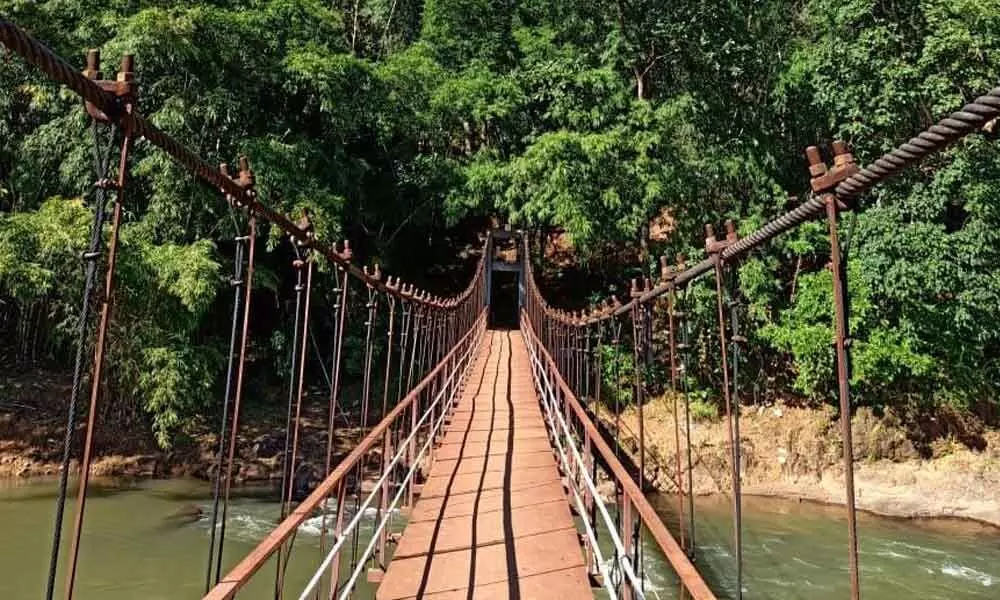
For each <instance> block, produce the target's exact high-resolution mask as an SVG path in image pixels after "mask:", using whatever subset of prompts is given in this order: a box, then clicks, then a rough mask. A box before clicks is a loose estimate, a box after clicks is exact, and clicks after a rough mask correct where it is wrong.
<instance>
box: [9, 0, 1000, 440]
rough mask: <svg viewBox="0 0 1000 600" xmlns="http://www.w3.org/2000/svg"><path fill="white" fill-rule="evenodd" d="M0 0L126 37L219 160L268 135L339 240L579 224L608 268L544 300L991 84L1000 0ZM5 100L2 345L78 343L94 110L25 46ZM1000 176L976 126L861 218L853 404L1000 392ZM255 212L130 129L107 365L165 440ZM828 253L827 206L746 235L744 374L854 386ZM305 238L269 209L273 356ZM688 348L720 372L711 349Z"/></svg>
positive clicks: (601, 292)
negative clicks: (245, 220)
mask: <svg viewBox="0 0 1000 600" xmlns="http://www.w3.org/2000/svg"><path fill="white" fill-rule="evenodd" d="M0 14H2V15H3V16H4V17H5V18H8V19H11V20H12V21H14V22H15V23H17V24H18V25H20V26H22V27H24V28H26V29H27V30H28V31H30V32H31V33H32V34H33V35H34V36H36V37H37V38H39V39H41V40H43V41H44V42H45V43H46V44H48V45H49V46H50V47H51V48H53V49H54V50H55V51H56V52H57V53H59V54H60V55H62V56H64V57H67V58H69V59H72V60H74V61H77V63H78V64H79V65H80V67H81V68H82V66H83V56H84V53H85V51H86V50H87V49H88V48H91V47H99V48H101V49H102V51H103V54H104V56H105V62H106V65H105V70H106V71H111V70H113V66H114V65H115V64H116V62H117V57H118V56H119V55H121V54H122V53H126V52H127V53H132V54H134V55H135V57H136V71H137V77H138V81H139V89H140V96H139V106H140V110H141V112H142V113H143V114H146V115H148V116H149V117H150V118H151V120H152V121H153V122H154V123H155V124H156V125H157V126H159V127H161V128H163V129H164V130H165V131H166V132H168V133H169V134H170V135H172V136H174V137H175V138H177V139H179V140H182V141H183V142H184V143H185V144H186V145H187V146H188V147H190V148H191V149H193V150H194V151H196V152H197V153H198V154H200V155H201V156H202V157H204V158H205V159H206V160H208V161H209V162H210V163H223V162H230V163H231V162H233V161H234V160H235V158H236V157H237V156H238V155H241V154H245V155H247V156H249V157H250V160H251V161H252V165H253V168H254V170H255V172H256V173H257V181H258V186H259V190H260V193H261V195H262V197H264V198H266V199H267V201H268V202H269V203H270V204H272V205H273V206H274V207H276V208H278V209H279V210H281V211H283V212H286V213H288V214H298V213H299V212H300V211H301V210H302V209H303V208H308V209H309V210H310V211H311V213H312V215H313V217H314V218H313V220H314V221H315V223H316V226H317V229H318V231H319V233H320V234H321V235H322V236H323V237H324V238H326V239H337V238H342V239H343V238H346V239H350V240H351V241H352V243H354V244H355V245H356V247H358V248H359V250H360V252H361V254H362V256H364V257H367V258H369V259H378V260H379V261H380V262H381V263H382V264H383V265H384V266H385V267H386V268H387V270H389V271H391V272H394V273H398V274H402V275H404V276H405V277H409V278H410V279H417V280H418V281H419V280H420V277H421V276H422V274H423V273H425V272H426V271H427V268H428V261H432V262H433V261H441V260H444V259H445V258H446V257H447V256H448V253H449V252H452V254H453V250H454V248H453V247H450V246H448V245H447V243H445V240H453V239H455V238H456V236H457V234H456V231H457V230H459V229H461V228H463V227H464V228H465V229H469V228H470V227H473V228H474V227H475V225H474V224H476V223H479V224H481V223H483V222H484V221H483V220H482V218H483V217H496V218H499V219H500V220H501V221H505V222H510V223H512V224H514V225H515V226H518V227H522V228H525V229H526V230H529V231H532V232H537V233H558V234H559V239H560V243H561V244H563V245H564V246H567V247H569V248H571V249H572V254H573V256H574V259H575V261H576V267H575V268H576V271H577V272H578V273H582V274H583V275H582V279H584V280H585V281H586V284H585V285H580V286H576V287H574V288H569V289H573V290H574V291H573V293H572V294H566V295H565V297H562V298H550V299H551V300H552V302H553V303H554V304H564V305H566V306H568V307H574V308H579V307H583V306H585V305H586V303H587V302H588V301H589V300H591V299H593V298H600V297H604V296H605V295H606V294H608V293H610V292H618V293H621V292H622V291H623V289H624V288H623V287H622V285H623V284H624V282H625V281H626V280H627V279H629V278H630V277H633V276H636V275H641V274H651V273H653V272H654V271H653V269H654V268H655V267H656V257H657V256H658V255H659V254H661V253H666V254H669V255H671V256H673V255H675V254H677V253H685V254H687V255H688V256H689V257H698V256H701V255H702V253H703V247H702V241H703V235H702V233H701V231H702V226H703V225H704V224H705V223H719V222H721V221H722V220H724V219H727V218H728V219H733V220H734V221H736V223H737V224H738V227H739V229H740V231H741V232H749V231H751V230H753V229H754V228H755V227H757V226H759V225H760V224H761V223H762V222H764V221H765V220H767V219H769V218H772V217H774V216H775V215H777V214H779V213H780V212H781V211H783V210H785V209H786V208H787V207H789V206H791V205H794V204H795V203H796V202H797V200H796V199H797V198H798V199H801V198H804V197H806V195H807V194H808V174H807V171H806V165H805V161H804V158H803V150H804V148H805V147H806V146H808V145H812V144H817V145H824V144H828V143H829V142H830V141H832V140H833V139H843V140H845V141H846V142H847V143H848V144H849V146H850V147H851V149H852V151H853V153H854V155H855V158H856V160H857V161H858V162H861V163H865V162H868V161H870V160H873V159H874V158H876V157H877V156H878V155H879V154H880V153H882V152H884V151H886V150H887V149H889V148H891V147H892V146H894V145H895V144H897V143H899V142H901V141H902V140H904V139H906V138H908V137H909V136H911V135H913V134H914V133H915V132H917V131H918V130H920V129H922V128H925V127H927V126H929V125H930V124H932V123H933V122H934V121H935V120H936V119H939V118H941V117H942V116H943V115H945V114H947V113H948V112H950V111H952V110H955V109H957V108H958V107H960V106H961V105H962V104H963V103H965V102H966V101H968V100H970V99H971V98H973V97H974V96H976V95H977V94H980V93H983V92H985V91H986V90H989V89H991V88H992V87H993V86H995V85H997V84H998V82H1000V54H998V52H1000V31H998V28H1000V4H998V3H996V2H994V1H990V0H957V1H956V0H899V1H894V2H883V1H876V0H837V1H833V0H799V1H796V2H788V1H785V0H753V1H750V2H702V1H699V2H690V1H686V0H681V1H679V2H670V3H663V2H649V1H647V0H629V1H625V0H616V1H604V0H598V1H593V2H580V1H577V0H574V1H566V0H546V1H545V2H535V1H525V2H510V1H497V0H424V1H422V2H413V1H411V2H404V1H399V0H353V1H352V2H343V1H341V0H338V1H336V2H331V3H321V2H316V1H315V0H251V1H249V2H239V3H237V2H230V1H227V0H219V1H214V2H207V1H189V2H182V1H159V0H158V1H154V0H139V1H129V2H125V1H122V0H113V1H111V2H105V3H100V4H97V5H95V4H94V3H83V2H79V1H78V0H61V1H59V2H56V1H53V0H46V1H38V2H28V1H22V0H0ZM0 107H2V108H0V342H2V349H0V360H2V361H3V362H4V363H5V364H10V365H11V368H14V367H18V366H24V365H27V364H32V365H34V364H41V365H44V366H47V367H54V368H68V365H70V364H71V363H70V361H71V358H72V354H73V352H72V348H71V347H70V346H71V344H72V340H73V335H72V332H73V331H74V329H75V323H74V320H75V318H76V316H75V315H76V307H77V305H78V301H79V300H78V299H79V295H80V293H81V289H82V282H83V275H82V271H81V269H80V268H79V261H78V256H79V253H80V250H81V249H82V248H83V247H85V245H86V240H87V235H88V234H87V229H88V224H89V221H90V216H89V215H90V211H92V210H93V207H92V205H91V204H92V203H91V202H90V200H91V197H92V186H93V182H94V174H93V170H92V166H91V154H90V153H91V146H92V141H91V139H90V136H91V133H90V128H89V123H88V121H87V118H86V115H85V113H84V111H83V110H82V109H81V106H80V102H79V99H78V98H77V97H75V96H74V95H73V94H71V93H68V92H66V91H65V90H61V89H60V88H59V87H58V86H57V85H55V84H53V83H51V82H49V81H47V80H46V79H45V78H44V77H43V76H42V75H41V74H39V73H38V72H36V71H34V70H33V69H32V68H30V67H28V66H27V65H26V64H25V63H23V62H22V61H21V60H19V59H17V58H16V57H14V56H13V55H9V54H8V55H6V56H5V57H4V59H3V60H2V61H0ZM998 192H1000V155H998V153H997V152H996V148H995V146H994V145H993V142H992V141H991V140H989V139H986V138H985V137H983V136H972V137H970V138H969V139H967V140H964V141H962V142H961V143H959V144H957V145H956V146H954V147H952V148H950V149H949V150H947V151H946V152H944V153H942V154H940V155H938V156H935V157H934V158H932V159H930V160H928V161H925V162H924V163H923V164H922V165H921V166H920V167H919V168H915V169H911V170H909V171H907V172H905V173H904V174H903V175H902V176H900V177H899V178H897V179H895V180H893V181H892V182H891V183H890V184H887V185H885V186H882V187H880V188H879V189H877V190H876V191H875V192H874V193H872V194H871V195H870V196H869V197H866V198H864V199H863V200H862V202H861V204H860V207H859V208H860V209H861V210H859V211H858V212H856V213H853V214H852V215H850V216H848V217H846V218H845V225H844V227H845V229H846V230H847V233H846V235H848V236H849V244H850V253H849V258H848V273H849V289H850V294H851V304H852V307H853V313H852V321H851V326H852V329H853V332H854V335H853V337H854V345H853V355H854V356H853V358H854V371H853V378H854V380H855V384H856V388H857V389H858V391H859V397H858V401H859V402H860V403H866V404H871V405H874V406H877V407H885V406H895V405H907V406H919V407H928V406H930V407H935V406H949V407H953V408H955V409H958V410H962V411H974V412H977V413H979V414H980V415H981V416H985V417H990V418H996V414H997V408H998V399H997V390H996V384H995V382H996V381H997V379H998V378H1000V326H998V325H1000V269H997V267H996V265H997V264H1000V202H998V197H1000V193H998ZM477 219H478V220H477ZM470 224H473V225H470ZM234 235H236V233H235V232H234V229H233V224H232V219H231V215H230V214H229V209H228V208H227V206H226V204H225V203H224V202H222V201H221V200H220V199H219V197H218V194H217V193H216V192H214V191H213V190H210V189H208V188H206V187H205V186H203V185H202V184H200V183H198V182H197V181H196V180H195V179H193V178H192V177H191V176H189V175H188V174H186V173H185V172H184V171H183V169H182V168H181V167H180V166H178V165H177V164H175V163H173V162H171V160H170V159H169V158H168V157H166V156H165V155H164V154H163V153H161V152H159V151H157V150H155V149H153V148H151V147H149V146H148V145H147V144H144V143H142V142H140V143H139V144H138V146H137V148H136V152H135V155H134V159H133V183H132V186H131V189H130V193H129V205H128V206H127V212H126V223H125V226H124V230H123V244H124V248H125V250H124V251H123V252H122V257H123V261H124V262H123V264H122V269H121V273H120V279H121V283H120V289H121V291H120V293H119V295H118V297H117V298H116V302H117V306H118V308H117V312H116V317H115V322H114V335H113V337H112V339H111V348H112V352H111V357H112V361H114V364H115V368H114V369H112V371H113V372H114V373H116V375H115V386H114V387H115V389H116V390H117V391H116V395H117V396H118V397H120V398H122V399H126V400H127V401H128V402H130V403H132V404H134V406H136V407H139V408H140V409H141V411H142V412H143V413H144V414H145V415H146V416H147V417H148V419H149V423H150V425H151V427H152V430H153V431H154V432H155V433H156V435H157V438H158V440H159V441H160V443H161V444H163V445H169V444H170V443H171V440H172V439H173V437H174V436H175V434H176V433H177V432H178V431H179V430H181V429H182V428H183V426H184V424H185V422H186V420H188V419H190V418H191V417H192V415H195V414H198V413H199V412H204V411H205V410H207V409H208V408H209V407H211V406H213V405H215V404H217V403H218V398H219V394H218V388H219V377H220V374H221V372H222V368H221V365H222V364H223V361H224V354H225V351H226V350H225V349H226V341H227V325H228V321H227V318H223V317H221V316H222V315H226V314H227V310H228V307H229V306H230V305H229V301H230V296H229V295H228V293H227V287H226V285H225V275H224V274H225V273H228V272H229V270H230V268H231V262H232V253H233V241H232V240H233V237H234ZM415 248H416V249H421V252H414V249H415ZM828 253H829V242H828V240H827V238H826V235H825V229H824V227H823V225H822V224H813V225H809V226H805V227H803V228H801V229H800V230H798V231H796V232H793V233H791V234H789V235H787V236H786V237H783V238H780V239H779V240H777V241H776V243H774V244H773V245H771V246H769V247H767V248H766V249H764V250H762V251H760V252H757V253H756V254H754V255H753V257H752V258H750V259H749V260H747V261H745V262H744V263H743V264H742V265H741V267H740V269H739V277H738V280H739V291H740V294H739V296H740V298H741V299H742V300H741V301H742V303H743V305H744V307H745V311H746V313H747V316H748V317H749V322H748V323H747V324H746V326H745V329H746V330H747V335H748V337H749V338H750V343H749V344H748V348H749V349H750V357H749V360H750V369H751V371H752V373H753V375H752V378H753V381H755V383H753V384H752V386H753V388H754V390H758V389H760V388H764V389H766V394H767V395H770V396H785V395H792V396H796V397H799V398H803V399H806V400H811V401H816V402H821V401H827V400H830V399H831V398H832V397H833V396H832V392H833V388H832V386H833V369H832V365H833V349H832V347H831V345H830V340H831V339H832V335H833V331H832V325H831V316H832V304H831V302H830V294H831V291H830V289H831V286H830V274H829V272H828V271H826V270H825V268H824V266H825V264H826V261H827V257H828ZM284 258H285V257H283V255H282V251H281V248H280V247H279V245H278V244H277V241H276V240H274V239H272V240H271V252H270V255H269V257H268V258H267V259H266V261H267V265H266V266H265V267H264V268H263V269H262V274H263V275H262V277H261V281H260V283H259V284H258V286H259V287H260V288H261V289H262V290H263V291H265V292H267V293H269V294H271V296H272V297H273V300H272V305H273V306H274V308H273V312H274V315H273V318H271V319H270V320H269V322H268V324H267V327H266V328H264V329H261V328H258V330H257V331H255V344H256V345H257V348H258V352H259V353H260V354H261V355H263V356H267V357H269V358H265V359H263V360H265V362H266V361H268V360H270V361H271V363H273V364H281V362H282V359H281V356H283V354H282V353H283V352H285V351H286V349H287V348H286V346H287V344H284V343H282V339H281V335H280V330H281V329H282V328H283V327H285V328H287V323H285V321H286V320H287V318H288V315H287V312H288V311H287V309H286V308H284V307H285V304H286V303H285V302H284V300H287V298H288V296H289V294H290V291H289V290H290V285H291V284H290V283H289V280H290V278H291V277H292V275H291V271H290V269H289V268H288V266H287V263H288V261H287V260H284ZM452 260H454V257H453V258H452ZM462 283H463V282H457V283H456V285H458V286H459V287H461V285H462ZM442 291H447V290H442ZM692 296H693V298H694V299H695V302H696V303H698V304H697V306H700V307H703V308H704V310H695V311H693V314H694V315H695V318H696V319H697V318H701V319H703V320H705V319H710V318H711V313H710V312H709V308H708V307H709V306H710V304H709V303H708V301H709V299H710V298H709V296H707V295H705V294H703V293H700V292H699V291H698V290H697V289H696V290H694V291H693V293H692ZM699 315H700V316H699ZM709 322H710V321H709ZM696 343H699V344H708V343H710V342H709V341H708V340H707V339H700V338H699V339H698V340H696ZM274 377H279V375H278V374H277V370H275V373H274ZM692 377H694V378H695V381H693V382H692V383H693V384H694V385H696V386H701V387H703V388H705V389H711V386H712V383H713V382H714V380H715V379H717V378H718V372H717V366H716V365H713V364H711V362H709V361H705V362H704V363H703V364H701V365H700V366H699V368H698V369H697V370H696V372H693V373H692ZM749 385H751V384H748V386H749ZM756 393H757V392H756V391H755V392H754V394H755V395H756Z"/></svg>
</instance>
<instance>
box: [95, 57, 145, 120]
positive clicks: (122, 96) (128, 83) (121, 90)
mask: <svg viewBox="0 0 1000 600" xmlns="http://www.w3.org/2000/svg"><path fill="white" fill-rule="evenodd" d="M134 69H135V58H134V57H133V56H132V55H131V54H126V55H124V56H122V62H121V67H120V69H119V70H118V76H117V78H116V79H113V80H105V79H101V76H102V74H101V51H100V50H99V49H97V48H92V49H90V50H88V51H87V68H86V69H84V70H83V76H84V77H86V78H87V79H89V80H91V81H92V82H94V83H95V84H97V86H98V87H100V88H101V89H102V90H104V91H106V92H109V93H111V94H113V95H114V96H115V97H116V98H117V99H118V110H119V111H120V110H122V107H123V106H124V105H125V104H127V103H132V102H135V99H136V84H135V70H134ZM85 106H86V108H87V114H88V115H90V116H91V117H93V118H94V119H95V120H97V121H99V122H101V123H111V122H112V121H115V120H117V118H118V117H119V116H120V115H118V114H112V115H109V114H107V113H106V112H105V111H103V110H101V109H99V108H98V107H97V106H96V105H94V104H92V103H90V102H86V103H85Z"/></svg>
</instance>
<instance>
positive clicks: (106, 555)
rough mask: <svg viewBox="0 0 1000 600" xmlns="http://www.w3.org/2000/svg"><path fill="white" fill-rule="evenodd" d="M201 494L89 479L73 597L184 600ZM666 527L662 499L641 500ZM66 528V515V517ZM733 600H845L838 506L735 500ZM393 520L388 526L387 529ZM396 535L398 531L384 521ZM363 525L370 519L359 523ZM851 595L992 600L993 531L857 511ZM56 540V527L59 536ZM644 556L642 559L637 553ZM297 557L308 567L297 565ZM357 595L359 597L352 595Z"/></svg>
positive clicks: (25, 528)
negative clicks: (858, 585)
mask: <svg viewBox="0 0 1000 600" xmlns="http://www.w3.org/2000/svg"><path fill="white" fill-rule="evenodd" d="M209 493H210V490H209V488H208V486H207V485H206V484H205V483H203V482H193V481H139V482H131V483H121V482H107V481H99V482H97V485H95V487H94V488H93V490H92V492H91V495H90V497H89V500H88V504H87V522H86V527H85V530H84V538H83V545H82V550H83V551H82V553H81V560H80V567H79V579H78V583H77V592H78V593H77V594H76V598H77V600H98V599H100V600H120V599H121V600H123V599H126V598H127V599H130V600H132V599H136V598H143V599H148V600H180V599H184V600H189V599H191V598H197V597H199V596H200V594H201V592H202V590H203V585H204V573H205V561H206V552H207V546H208V536H209V525H208V522H207V520H206V519H201V520H199V521H197V522H183V521H177V520H172V519H170V518H169V517H170V515H173V514H176V513H177V512H178V511H179V510H182V509H183V508H184V507H185V506H187V505H190V504H195V505H199V506H201V507H204V508H208V507H209V504H210V503H209V499H208V498H209ZM55 494H56V484H55V483H54V482H51V481H28V482H24V481H0V532H2V536H0V540H2V541H0V558H2V560H0V599H3V600H21V599H32V600H34V599H37V598H39V597H41V596H42V595H43V591H44V586H45V576H46V570H47V565H48V555H49V545H50V543H51V535H52V531H51V526H52V525H51V523H52V516H53V510H54V504H55V503H54V499H55ZM654 501H655V503H656V505H657V507H658V509H660V510H661V513H662V514H663V515H664V516H665V517H666V518H667V521H668V523H670V524H673V523H674V521H675V520H676V516H675V514H674V513H673V507H674V506H675V501H674V500H673V499H671V498H665V497H664V498H654ZM729 510H730V509H729V504H728V503H727V502H726V501H725V500H724V499H701V500H699V502H698V506H697V517H698V518H697V523H698V525H697V529H696V541H697V545H698V552H697V555H696V563H697V564H698V566H699V568H701V569H702V571H703V572H704V573H705V574H706V576H707V578H708V579H709V582H710V585H711V587H712V588H713V589H715V590H716V591H717V592H718V593H719V597H720V598H723V597H728V596H729V595H731V593H732V591H733V589H734V588H733V581H732V579H731V576H730V574H731V572H732V570H731V565H732V555H731V545H730V539H731V535H732V530H731V520H730V516H729ZM68 515H69V517H68V518H67V522H69V521H70V520H71V515H72V512H71V509H70V511H69V512H68ZM277 515H278V506H277V503H275V502H274V501H273V499H272V498H269V497H268V496H266V495H262V494H259V493H249V494H239V495H237V497H236V498H235V500H234V502H233V505H232V507H231V509H230V520H229V524H228V531H229V536H228V537H229V542H228V543H227V546H226V555H225V557H226V563H227V564H228V565H232V564H234V563H235V561H236V560H238V558H240V557H242V556H243V555H245V554H246V553H247V552H248V551H249V550H250V549H251V548H252V547H253V546H254V544H255V543H256V542H257V541H258V540H260V539H261V538H262V537H263V536H264V535H265V534H266V532H267V531H268V530H269V529H270V528H271V527H273V525H274V523H275V521H276V518H277ZM744 524H745V563H746V566H745V580H744V584H743V587H744V597H745V598H747V599H774V600H793V599H809V600H834V599H836V600H842V599H843V598H846V597H848V590H849V587H848V579H847V554H846V551H845V547H846V525H845V520H844V515H843V509H840V508H837V507H826V506H820V505H815V504H810V503H797V502H790V501H784V500H774V499H762V498H748V499H745V506H744ZM399 526H401V523H400V524H399ZM397 528H398V527H397ZM368 530H370V522H369V524H368ZM859 530H860V538H861V565H862V595H863V597H864V598H866V599H877V600H895V599H898V598H905V597H908V596H912V597H914V598H920V599H922V600H972V599H985V598H991V599H996V598H1000V532H998V531H997V530H995V529H992V528H988V527H984V526H980V525H976V524H973V523H965V522H958V521H948V520H921V521H900V520H895V519H885V518H879V517H874V516H871V515H866V514H862V515H860V516H859ZM67 532H68V528H67ZM317 532H318V529H317V528H316V527H315V526H314V524H309V525H307V526H304V527H303V528H302V529H301V530H300V532H299V534H298V536H297V540H296V542H295V546H294V547H295V553H296V556H297V557H299V558H306V557H305V556H303V555H309V556H308V558H309V560H293V561H292V565H291V567H290V568H289V572H288V575H287V579H288V582H289V585H288V587H287V589H288V590H294V589H300V588H301V584H302V582H303V581H304V580H305V579H306V578H307V577H308V573H307V571H308V568H309V564H315V562H316V561H317V560H318V557H319V538H318V535H317ZM647 554H648V555H649V556H650V557H652V555H653V553H652V552H649V553H647ZM306 563H308V564H306ZM273 570H274V567H273V566H270V565H269V566H266V567H265V568H264V572H263V573H261V575H260V576H258V577H257V578H256V579H257V580H258V581H257V582H256V583H255V587H252V588H251V589H249V590H248V591H247V592H246V593H243V594H241V595H240V598H250V599H253V598H266V597H268V596H269V595H270V594H269V592H271V590H272V588H271V585H273V583H272V582H273V575H272V572H273ZM646 579H647V581H648V591H647V597H649V598H652V599H656V598H674V597H677V594H676V583H675V582H674V580H673V578H672V576H671V574H670V571H669V569H668V568H667V567H666V566H665V565H663V563H662V562H660V561H657V560H655V559H653V558H649V559H648V560H647V565H646ZM364 596H369V597H370V592H369V591H367V590H366V593H365V594H363V596H362V597H364Z"/></svg>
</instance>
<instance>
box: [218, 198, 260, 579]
mask: <svg viewBox="0 0 1000 600" xmlns="http://www.w3.org/2000/svg"><path fill="white" fill-rule="evenodd" d="M247 237H248V238H249V242H248V244H247V245H248V250H247V271H246V284H245V285H244V286H243V319H242V323H243V330H242V332H241V333H240V352H239V359H238V360H237V362H236V391H235V392H234V394H233V424H232V427H230V429H229V448H228V451H227V456H226V475H225V477H224V478H223V484H222V488H223V489H222V517H221V519H220V523H219V551H218V553H216V556H215V584H216V585H218V583H219V579H220V578H221V577H222V553H223V550H224V549H225V547H226V546H225V545H226V519H227V517H228V512H229V494H230V490H231V489H232V482H233V464H234V462H235V460H236V441H237V439H238V435H239V428H240V405H241V401H242V399H243V378H244V375H245V373H246V360H247V341H248V340H249V336H250V300H251V298H252V297H253V296H252V294H253V275H254V266H255V264H256V257H257V217H255V216H254V215H253V214H250V218H249V221H248V223H247Z"/></svg>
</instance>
